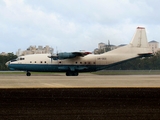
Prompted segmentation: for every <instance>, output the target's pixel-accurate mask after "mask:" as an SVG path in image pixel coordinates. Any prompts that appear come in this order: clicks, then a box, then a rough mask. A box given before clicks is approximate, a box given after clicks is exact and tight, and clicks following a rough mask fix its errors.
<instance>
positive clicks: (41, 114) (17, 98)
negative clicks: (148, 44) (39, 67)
mask: <svg viewBox="0 0 160 120" xmlns="http://www.w3.org/2000/svg"><path fill="white" fill-rule="evenodd" d="M159 78H160V76H159V75H114V76H112V75H107V76H102V75H93V74H81V75H80V76H78V77H66V76H64V75H63V74H55V75H49V76H47V75H33V76H30V77H27V76H25V75H22V74H21V75H16V74H14V75H13V74H12V75H0V118H1V119H12V120H20V119H23V120H28V119H37V120H44V119H46V120H50V119H54V120H61V119H63V120H73V119H74V120H75V119H76V120H82V119H83V120H106V119H110V120H116V119H117V120H126V119H127V120H135V119H136V120H138V119H139V120H146V119H149V120H159V118H160V101H159V99H160V87H159V86H160V79H159Z"/></svg>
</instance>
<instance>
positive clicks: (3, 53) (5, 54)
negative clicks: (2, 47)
mask: <svg viewBox="0 0 160 120" xmlns="http://www.w3.org/2000/svg"><path fill="white" fill-rule="evenodd" d="M0 55H4V56H7V55H8V53H5V52H2V53H0Z"/></svg>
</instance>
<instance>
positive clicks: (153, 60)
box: [0, 52, 160, 70]
mask: <svg viewBox="0 0 160 120" xmlns="http://www.w3.org/2000/svg"><path fill="white" fill-rule="evenodd" d="M16 58H17V56H16V55H14V54H13V53H8V55H6V56H4V55H0V70H9V69H8V68H7V66H6V65H5V63H6V62H7V61H9V60H12V59H16ZM108 69H109V70H159V69H160V52H157V53H156V54H155V55H154V56H152V57H146V58H137V59H134V60H131V61H127V62H124V63H122V64H119V65H116V66H113V67H110V68H108Z"/></svg>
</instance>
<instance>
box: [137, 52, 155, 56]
mask: <svg viewBox="0 0 160 120" xmlns="http://www.w3.org/2000/svg"><path fill="white" fill-rule="evenodd" d="M138 55H139V56H140V57H150V56H153V53H144V54H138Z"/></svg>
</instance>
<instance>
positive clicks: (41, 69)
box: [9, 64, 96, 72]
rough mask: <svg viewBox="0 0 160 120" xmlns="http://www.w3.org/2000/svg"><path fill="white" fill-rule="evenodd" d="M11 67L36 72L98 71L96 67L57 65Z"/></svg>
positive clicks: (20, 65) (11, 65)
mask: <svg viewBox="0 0 160 120" xmlns="http://www.w3.org/2000/svg"><path fill="white" fill-rule="evenodd" d="M9 67H10V68H11V69H12V68H14V69H15V70H22V71H35V72H66V71H78V72H91V71H96V66H95V65H57V64H10V65H9Z"/></svg>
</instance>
